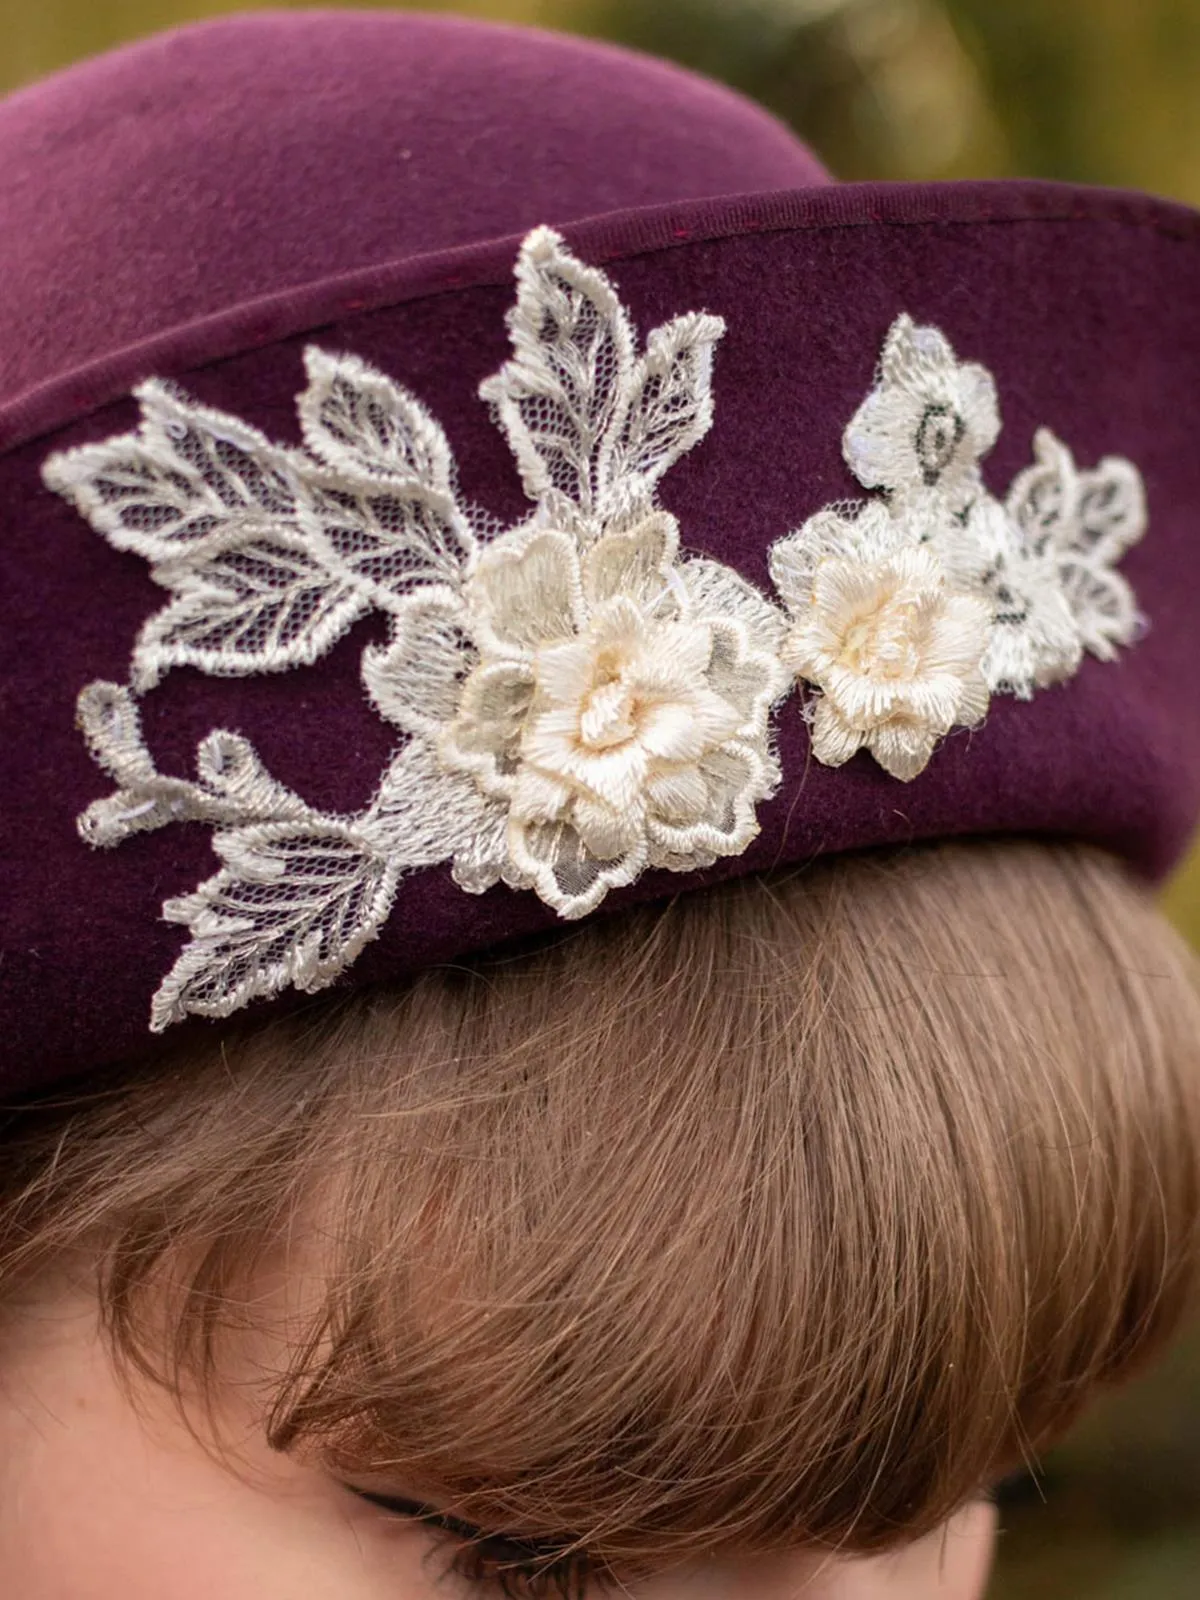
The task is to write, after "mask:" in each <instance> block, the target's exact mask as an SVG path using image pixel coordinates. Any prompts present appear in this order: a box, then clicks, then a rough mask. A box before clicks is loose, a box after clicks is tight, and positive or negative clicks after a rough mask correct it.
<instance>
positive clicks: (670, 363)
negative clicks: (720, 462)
mask: <svg viewBox="0 0 1200 1600" xmlns="http://www.w3.org/2000/svg"><path fill="white" fill-rule="evenodd" d="M724 331H725V323H724V320H723V319H722V318H721V317H710V316H706V315H703V314H701V313H699V312H690V313H688V315H686V316H682V317H676V318H674V319H673V320H672V321H671V322H667V323H664V324H663V325H662V326H661V327H659V328H655V329H654V330H653V332H652V333H651V334H650V337H649V339H648V340H647V342H646V353H645V355H644V356H642V357H641V358H640V359H639V360H638V361H637V362H636V363H635V365H634V367H633V371H632V374H631V377H630V381H629V388H628V393H627V397H626V400H625V404H624V406H623V407H622V408H621V413H620V416H619V418H618V422H619V425H617V426H614V428H613V429H612V430H611V431H610V435H609V437H608V438H607V439H606V440H605V443H604V445H603V447H602V449H601V452H600V461H599V479H600V487H601V506H600V509H601V511H602V513H603V514H605V515H606V516H609V517H618V516H621V515H622V514H629V513H630V512H637V511H640V510H642V509H643V508H644V507H648V505H649V503H650V500H651V498H652V496H653V492H654V486H655V485H656V484H657V483H658V481H659V479H660V478H661V477H662V476H663V474H664V473H665V472H666V471H667V470H668V469H669V468H670V467H672V466H673V465H674V464H675V462H676V461H678V460H679V458H680V456H682V455H684V454H685V453H686V452H687V451H688V450H690V449H691V448H692V446H693V445H695V444H698V443H699V441H700V440H701V439H703V437H704V435H705V434H706V433H707V432H708V430H709V428H710V427H711V426H712V419H713V400H712V364H713V350H714V348H715V346H716V343H717V340H718V339H719V338H720V337H721V335H722V334H723V333H724Z"/></svg>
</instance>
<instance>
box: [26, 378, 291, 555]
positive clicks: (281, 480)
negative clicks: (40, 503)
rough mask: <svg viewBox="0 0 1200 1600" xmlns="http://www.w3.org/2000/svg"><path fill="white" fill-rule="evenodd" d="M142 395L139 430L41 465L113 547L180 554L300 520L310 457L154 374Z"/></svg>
mask: <svg viewBox="0 0 1200 1600" xmlns="http://www.w3.org/2000/svg"><path fill="white" fill-rule="evenodd" d="M135 393H136V394H137V396H138V399H139V400H140V402H141V408H142V425H141V428H140V430H139V431H138V432H137V433H127V434H121V435H119V436H118V437H117V438H115V439H110V440H107V441H106V442H105V443H103V444H91V445H83V446H81V447H79V448H78V449H75V450H67V451H63V452H61V453H60V454H58V455H53V456H51V457H50V458H49V459H48V460H47V462H46V463H45V465H44V467H43V469H42V476H43V479H44V481H45V482H46V484H47V486H48V487H49V488H51V489H53V490H55V491H56V492H57V493H59V494H62V495H65V496H66V498H67V499H69V500H70V501H71V502H72V503H73V504H74V505H75V506H76V507H77V509H78V510H79V511H80V512H81V513H82V514H83V516H85V517H86V518H87V520H88V521H89V522H90V523H91V524H92V526H93V527H94V528H96V529H97V531H98V532H100V533H102V534H104V536H105V537H106V538H107V539H108V541H109V543H110V544H112V545H114V546H115V547H116V548H117V549H118V550H132V551H134V552H135V553H136V554H138V555H141V556H144V557H145V558H146V559H147V560H148V561H153V562H158V561H172V560H178V559H180V558H182V557H184V556H187V555H194V554H195V553H196V552H197V551H198V549H201V548H203V547H204V546H206V545H207V544H209V543H211V542H212V541H214V540H228V539H229V538H230V536H231V535H236V536H238V537H239V538H241V539H244V540H246V541H252V540H253V539H254V538H256V537H257V536H258V535H259V534H260V533H262V532H263V531H266V530H269V529H273V528H275V527H278V526H279V525H280V524H287V523H289V522H292V521H294V519H295V517H296V514H297V498H298V496H299V494H300V493H301V488H300V485H301V475H302V473H303V471H304V468H305V462H304V459H303V457H300V456H298V455H296V454H295V453H293V452H291V451H288V450H281V449H277V448H276V447H275V446H273V445H272V444H271V443H270V442H269V441H268V440H267V439H265V438H264V437H263V435H262V434H261V433H259V432H258V430H257V429H256V428H251V427H249V426H248V425H247V424H246V423H244V422H239V421H238V419H237V418H236V417H230V416H226V415H225V414H224V413H223V412H220V411H213V410H210V409H209V408H208V407H206V406H201V405H197V404H196V403H195V402H194V401H192V400H190V399H189V398H188V397H187V396H186V395H184V394H182V393H180V392H179V391H178V390H176V389H175V388H174V387H173V386H172V385H170V384H166V383H160V382H158V381H156V380H155V381H151V382H149V383H144V384H142V385H141V386H140V388H138V389H137V390H136V391H135Z"/></svg>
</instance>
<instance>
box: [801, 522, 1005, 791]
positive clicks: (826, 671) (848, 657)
mask: <svg viewBox="0 0 1200 1600" xmlns="http://www.w3.org/2000/svg"><path fill="white" fill-rule="evenodd" d="M771 574H772V576H773V577H774V579H775V582H776V584H777V586H778V588H779V591H780V593H781V594H782V596H783V598H784V600H785V602H786V604H787V607H788V610H789V611H790V612H791V614H792V617H793V619H794V622H793V627H792V629H791V631H790V632H789V634H788V636H787V640H786V642H785V644H784V650H783V656H784V662H785V664H786V665H787V666H788V667H790V668H791V670H792V671H793V672H794V673H795V675H796V676H797V677H799V678H803V679H805V680H806V681H807V682H808V683H810V684H812V685H814V686H815V687H816V688H818V689H820V690H821V691H822V693H821V695H820V697H819V699H818V700H817V701H816V704H815V707H814V709H813V719H812V747H813V755H814V756H815V757H816V758H817V760H818V761H822V762H824V763H825V764H826V765H827V766H833V767H836V766H841V764H842V763H843V762H844V761H848V760H849V759H850V757H851V756H852V755H854V753H855V751H857V750H858V749H859V748H861V747H862V746H863V745H865V746H866V747H867V749H868V750H870V751H871V753H872V755H873V756H874V757H875V759H876V760H877V761H878V762H879V764H880V766H882V767H883V768H885V770H886V771H888V772H890V773H891V774H892V776H893V777H894V778H901V779H904V780H908V779H910V778H915V777H916V775H917V774H918V773H919V772H920V771H922V769H923V768H924V767H925V765H926V764H927V762H928V761H929V757H930V755H931V753H932V751H933V747H934V744H935V743H936V741H937V740H938V739H939V738H940V737H941V735H942V734H944V733H948V732H949V731H950V729H951V728H952V727H953V726H954V725H955V724H956V723H962V724H966V725H968V726H973V725H974V724H976V723H978V722H979V721H981V720H982V718H983V715H984V712H985V711H986V710H987V705H988V689H987V684H986V683H985V682H984V678H983V673H982V671H981V670H980V663H981V661H982V659H983V655H984V651H985V650H986V649H987V646H988V641H989V637H990V629H991V607H990V606H989V605H988V603H987V602H986V601H985V600H984V599H983V598H982V597H981V596H979V595H973V594H963V593H956V592H954V591H952V590H950V589H949V587H948V585H947V583H946V575H945V571H944V569H943V566H942V563H941V561H940V560H939V558H938V557H937V555H935V553H934V552H933V550H931V549H930V547H929V545H928V544H923V543H921V542H920V541H919V540H918V539H916V538H914V536H913V533H912V531H911V529H910V528H909V527H908V526H907V524H906V522H905V520H904V519H903V518H901V517H899V516H893V515H890V514H889V512H888V511H887V509H886V508H885V507H883V506H882V505H880V504H878V503H872V504H870V505H867V506H865V507H863V509H862V510H861V511H860V512H859V514H858V516H857V517H855V518H853V519H851V518H848V517H846V516H844V515H842V514H841V513H840V512H839V511H837V510H831V511H822V512H820V513H818V515H817V516H815V517H812V518H811V519H810V520H809V521H808V522H807V523H805V525H804V527H803V528H802V529H801V530H800V532H799V533H797V534H793V535H792V536H791V538H790V539H786V540H780V542H779V543H778V544H777V545H776V546H775V548H774V550H773V551H772V552H771Z"/></svg>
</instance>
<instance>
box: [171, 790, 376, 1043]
mask: <svg viewBox="0 0 1200 1600" xmlns="http://www.w3.org/2000/svg"><path fill="white" fill-rule="evenodd" d="M213 845H214V848H215V849H216V851H217V853H218V855H219V856H220V857H221V859H222V860H223V862H224V863H225V864H224V866H223V867H222V869H221V871H220V872H218V873H216V874H215V875H214V876H213V877H211V878H209V879H208V881H207V882H206V883H203V884H201V886H200V887H199V889H197V890H196V891H195V892H194V893H193V894H189V895H185V896H183V897H181V898H179V899H175V900H168V901H167V902H166V903H165V904H164V906H163V916H164V918H165V919H166V920H167V921H168V922H178V923H181V924H182V925H183V926H185V927H187V928H188V929H190V931H191V935H192V937H191V940H190V942H189V943H188V945H187V946H186V948H185V949H184V951H183V953H182V955H180V957H179V959H178V960H177V961H176V963H175V965H174V967H173V968H172V969H171V971H170V973H169V974H168V975H167V977H166V978H165V979H164V981H163V983H162V985H161V987H160V988H159V990H158V993H157V994H156V995H155V997H154V1003H153V1007H152V1010H151V1023H150V1026H151V1029H152V1031H153V1032H155V1033H160V1032H162V1030H163V1029H164V1028H166V1027H167V1026H168V1025H169V1024H170V1023H172V1022H177V1021H179V1020H181V1019H182V1018H183V1017H185V1016H187V1015H189V1014H195V1015H199V1016H206V1017H225V1016H228V1015H229V1014H230V1013H231V1012H232V1011H236V1010H238V1009H239V1008H240V1007H241V1006H243V1005H245V1004H246V1002H247V1001H249V1000H251V999H253V998H254V997H255V996H260V995H273V994H277V993H278V992H279V991H280V990H281V989H283V988H286V987H287V986H288V985H289V984H291V985H294V986H295V987H296V988H298V989H301V990H303V991H305V992H306V993H312V992H314V991H315V990H318V989H322V988H324V987H325V986H326V985H327V984H328V983H330V982H332V980H333V979H334V978H335V977H336V976H337V975H338V973H339V972H341V971H342V970H343V969H344V968H345V967H347V966H349V964H350V963H351V962H352V961H354V960H355V959H356V958H357V956H358V955H359V953H360V951H361V950H362V948H363V946H364V945H366V944H367V943H368V942H369V941H370V940H371V939H373V938H374V937H375V936H376V935H377V933H378V931H379V928H380V926H381V924H382V923H383V921H384V919H385V918H386V916H387V914H388V912H389V911H390V909H391V905H392V900H393V899H394V897H395V892H396V883H397V879H398V876H399V869H398V865H397V863H396V862H395V861H389V860H388V858H387V857H385V856H383V855H381V854H379V853H378V852H377V851H375V850H373V849H372V848H371V847H370V846H369V845H368V844H367V843H366V841H365V840H364V838H363V837H362V835H361V834H360V833H358V832H357V831H356V830H355V829H354V828H353V827H352V826H351V825H350V824H347V823H342V822H339V821H337V820H336V819H332V818H314V819H313V820H312V821H310V822H308V823H299V824H297V823H292V822H276V823H264V824H258V825H252V826H250V827H246V828H237V829H233V830H231V831H229V832H225V833H218V834H216V835H215V836H214V839H213Z"/></svg>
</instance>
